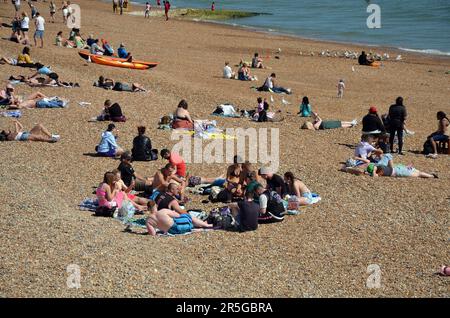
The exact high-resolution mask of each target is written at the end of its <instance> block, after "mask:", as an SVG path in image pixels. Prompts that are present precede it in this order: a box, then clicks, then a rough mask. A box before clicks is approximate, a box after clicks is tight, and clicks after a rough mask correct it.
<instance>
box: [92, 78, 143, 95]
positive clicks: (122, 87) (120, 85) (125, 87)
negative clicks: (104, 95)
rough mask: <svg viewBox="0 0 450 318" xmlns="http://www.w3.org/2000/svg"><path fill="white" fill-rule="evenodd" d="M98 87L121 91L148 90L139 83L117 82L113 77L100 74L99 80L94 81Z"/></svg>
mask: <svg viewBox="0 0 450 318" xmlns="http://www.w3.org/2000/svg"><path fill="white" fill-rule="evenodd" d="M94 86H96V87H102V88H104V89H112V90H113V91H119V92H146V91H147V90H146V89H145V88H144V87H142V85H140V84H138V83H132V84H130V83H126V82H116V81H114V80H113V79H110V78H105V77H103V76H100V77H99V78H98V81H97V82H95V83H94Z"/></svg>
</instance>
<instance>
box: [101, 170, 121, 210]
mask: <svg viewBox="0 0 450 318" xmlns="http://www.w3.org/2000/svg"><path fill="white" fill-rule="evenodd" d="M116 182H117V181H116V176H115V175H114V173H112V172H106V173H105V175H104V177H103V182H102V183H100V185H99V186H98V188H97V191H96V195H97V200H98V206H99V207H107V208H108V209H111V208H115V207H117V208H121V207H122V202H123V200H124V196H125V195H124V192H123V191H122V190H121V189H118V188H117V187H116Z"/></svg>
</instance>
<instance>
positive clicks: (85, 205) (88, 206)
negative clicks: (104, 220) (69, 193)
mask: <svg viewBox="0 0 450 318" xmlns="http://www.w3.org/2000/svg"><path fill="white" fill-rule="evenodd" d="M78 207H79V209H80V210H81V211H91V212H95V211H96V210H97V207H98V202H97V199H91V198H85V199H84V200H83V201H81V203H80V204H79V205H78Z"/></svg>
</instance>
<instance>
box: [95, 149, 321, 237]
mask: <svg viewBox="0 0 450 318" xmlns="http://www.w3.org/2000/svg"><path fill="white" fill-rule="evenodd" d="M161 157H162V158H163V159H165V160H168V164H166V165H165V166H164V167H163V168H161V169H160V170H158V171H157V172H156V173H155V174H154V175H153V176H152V177H144V176H141V175H139V174H137V173H136V172H135V170H134V168H133V166H132V161H133V160H134V155H132V154H130V153H129V152H123V153H122V154H121V157H120V161H121V162H120V165H119V167H118V168H117V169H115V170H114V171H111V172H107V173H106V174H105V175H104V180H103V182H102V183H100V185H99V186H98V188H97V191H96V194H97V201H98V208H97V209H98V211H97V214H98V215H102V216H113V215H114V211H117V209H120V208H122V206H123V205H124V204H126V202H128V201H129V204H131V205H132V206H133V207H134V209H135V210H136V211H139V212H138V213H141V212H144V211H146V212H147V219H146V226H147V230H148V232H149V233H150V234H152V235H155V234H156V231H157V230H160V231H162V232H167V233H170V234H183V233H186V232H190V231H192V229H193V228H194V227H200V228H212V227H213V226H214V225H213V224H212V223H209V222H205V221H202V220H200V219H198V218H196V217H195V216H192V215H190V214H189V213H188V211H186V210H185V208H184V205H185V203H186V202H187V201H188V200H189V199H188V198H186V196H185V189H186V187H196V186H200V185H207V186H209V187H215V186H218V187H221V188H222V190H221V191H220V192H219V193H218V195H217V197H216V199H215V200H214V201H215V202H223V203H226V204H227V207H228V209H229V212H230V215H231V216H232V217H233V219H234V220H235V223H236V224H235V227H234V229H235V230H239V231H253V230H256V229H257V227H258V223H272V222H280V221H282V220H283V219H284V215H285V214H286V213H287V210H288V209H298V208H299V206H303V205H310V204H314V203H317V202H318V201H319V200H320V198H319V197H318V196H317V195H314V194H313V193H312V192H311V191H310V190H309V189H308V187H307V186H306V185H305V184H304V183H303V182H302V181H301V180H300V179H298V178H296V177H295V176H294V174H293V173H292V172H286V173H285V174H284V177H281V176H280V175H278V174H275V173H273V172H272V171H271V170H270V169H269V168H266V167H263V168H261V169H259V170H258V171H256V170H254V169H253V168H252V165H251V164H250V163H248V162H242V160H241V159H240V157H239V156H235V157H234V164H233V165H231V166H229V167H228V169H227V174H226V177H225V178H223V176H219V177H217V178H203V177H199V176H188V175H187V172H186V163H185V161H184V160H183V158H182V157H181V156H180V155H179V154H177V153H174V152H171V151H169V150H167V149H163V150H161ZM132 191H137V192H142V195H141V196H137V195H135V194H132ZM210 197H211V196H210ZM283 198H284V199H285V200H286V201H284V200H283ZM287 202H288V203H287Z"/></svg>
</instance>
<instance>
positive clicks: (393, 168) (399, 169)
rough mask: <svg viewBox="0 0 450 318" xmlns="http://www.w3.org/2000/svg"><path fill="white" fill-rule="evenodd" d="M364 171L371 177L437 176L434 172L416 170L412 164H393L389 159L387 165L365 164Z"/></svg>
mask: <svg viewBox="0 0 450 318" xmlns="http://www.w3.org/2000/svg"><path fill="white" fill-rule="evenodd" d="M366 171H367V173H368V174H369V175H371V176H372V177H381V176H384V177H414V178H438V175H437V174H436V173H431V174H429V173H426V172H422V171H419V170H417V169H416V168H414V167H413V166H411V165H410V166H405V165H404V164H394V162H393V161H392V159H391V160H389V163H388V164H387V165H375V164H374V163H371V164H369V165H368V166H367V168H366Z"/></svg>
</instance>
